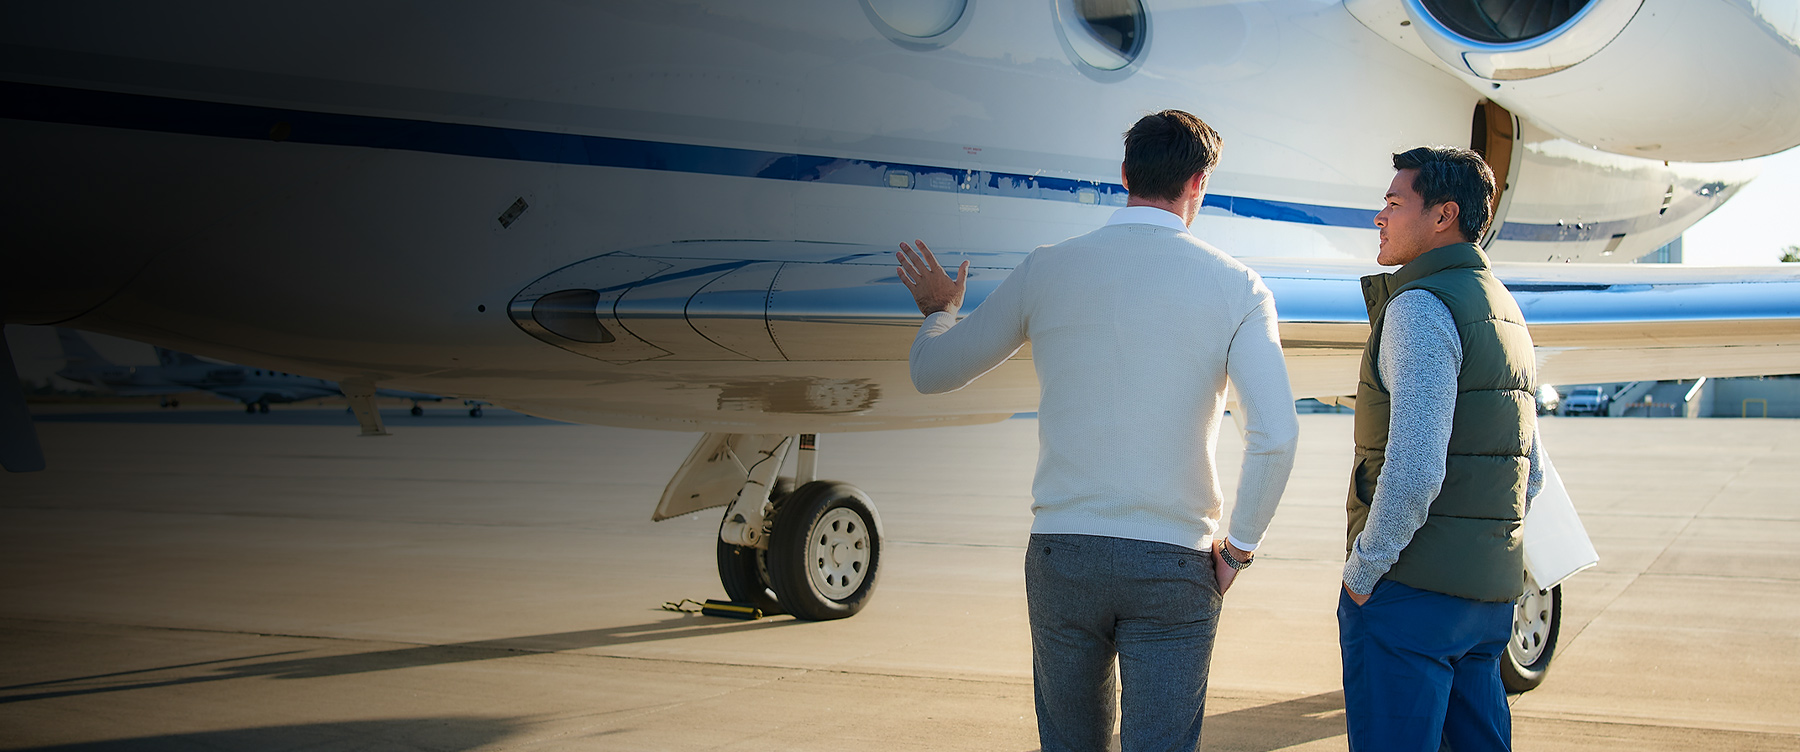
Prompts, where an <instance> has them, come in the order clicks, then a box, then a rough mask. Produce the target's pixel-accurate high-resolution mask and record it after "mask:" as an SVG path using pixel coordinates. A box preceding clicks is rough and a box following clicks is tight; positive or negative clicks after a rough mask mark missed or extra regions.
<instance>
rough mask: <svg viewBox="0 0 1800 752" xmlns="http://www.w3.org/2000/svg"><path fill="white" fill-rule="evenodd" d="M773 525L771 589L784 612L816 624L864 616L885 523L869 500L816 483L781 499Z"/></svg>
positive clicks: (845, 487) (850, 489)
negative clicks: (883, 523) (882, 525)
mask: <svg viewBox="0 0 1800 752" xmlns="http://www.w3.org/2000/svg"><path fill="white" fill-rule="evenodd" d="M774 522H775V524H774V527H775V529H774V532H773V533H771V534H770V535H769V550H768V554H767V556H768V569H769V584H770V586H771V587H772V588H773V589H774V591H775V596H776V598H777V599H778V600H780V601H781V605H782V607H783V608H784V609H786V611H787V612H788V613H790V614H793V615H794V616H797V617H799V618H802V619H811V620H814V621H823V620H826V619H842V618H844V617H846V616H853V615H855V614H856V612H858V611H861V610H862V608H863V606H864V605H866V604H867V603H868V601H869V596H870V595H871V594H872V593H873V592H874V590H875V580H876V575H877V574H878V572H879V570H880V567H881V518H880V517H878V516H876V514H875V504H874V502H871V501H869V497H868V495H867V494H864V493H863V492H862V490H861V489H858V488H857V487H855V486H852V485H850V484H848V483H838V482H836V481H829V480H820V481H813V482H811V483H808V484H806V485H804V486H801V487H799V488H797V489H794V492H793V493H792V494H789V495H788V497H787V498H786V499H785V500H783V502H782V504H781V505H780V506H778V507H777V508H776V510H775V520H774Z"/></svg>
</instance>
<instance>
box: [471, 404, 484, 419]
mask: <svg viewBox="0 0 1800 752" xmlns="http://www.w3.org/2000/svg"><path fill="white" fill-rule="evenodd" d="M469 417H471V418H479V417H481V406H480V405H476V406H474V407H471V408H469Z"/></svg>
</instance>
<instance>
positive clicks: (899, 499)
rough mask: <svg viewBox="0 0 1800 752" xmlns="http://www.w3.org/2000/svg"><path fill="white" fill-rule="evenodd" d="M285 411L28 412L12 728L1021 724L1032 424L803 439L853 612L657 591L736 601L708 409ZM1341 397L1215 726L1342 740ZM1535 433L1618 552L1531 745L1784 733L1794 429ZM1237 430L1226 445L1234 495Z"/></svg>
mask: <svg viewBox="0 0 1800 752" xmlns="http://www.w3.org/2000/svg"><path fill="white" fill-rule="evenodd" d="M61 410H63V411H65V413H66V411H67V410H68V408H61ZM225 412H229V411H225ZM283 412H284V411H282V410H281V409H279V408H278V409H277V412H276V413H275V414H272V415H269V416H242V415H241V413H238V414H236V415H234V416H232V417H226V416H225V415H224V414H223V413H221V415H218V416H214V418H215V419H206V420H201V419H196V418H194V417H191V416H192V415H195V414H197V413H194V412H190V411H188V410H187V409H186V408H184V409H183V410H182V411H180V412H175V411H160V412H159V411H156V410H153V409H145V410H124V409H115V410H111V411H108V412H104V413H103V414H101V415H99V416H98V417H97V416H96V414H94V413H93V412H91V411H89V412H84V413H81V414H80V415H79V416H77V417H67V416H66V415H65V417H63V418H60V419H59V418H52V419H50V420H46V421H43V422H41V423H40V431H41V434H42V436H43V439H44V443H45V446H46V450H47V452H48V455H49V461H50V467H51V469H50V470H48V471H46V472H43V473H36V474H28V475H5V476H0V655H4V656H5V657H4V659H3V660H0V748H5V749H56V750H95V751H99V750H107V751H110V750H141V749H194V748H200V749H245V750H302V749H304V750H336V749H345V750H350V749H355V750H369V749H374V750H476V749H557V750H561V749H574V750H714V749H719V750H770V749H783V750H788V749H793V750H813V749H817V750H827V749H829V750H841V749H901V750H904V749H969V750H1032V749H1036V748H1037V738H1036V730H1035V719H1034V714H1033V705H1032V695H1031V664H1030V652H1029V640H1028V635H1027V632H1026V623H1025V606H1024V592H1023V574H1022V571H1021V570H1022V562H1023V552H1024V549H1023V544H1024V542H1025V538H1026V535H1027V531H1028V529H1029V525H1030V512H1029V509H1028V504H1029V492H1030V481H1031V473H1032V465H1033V462H1034V461H1035V459H1036V438H1035V431H1036V422H1035V421H1033V420H1029V419H1015V420H1010V421H1007V422H1004V423H1000V424H996V425H990V426H979V427H972V428H954V429H933V430H922V431H909V432H897V433H881V434H862V435H854V434H850V435H828V436H824V437H821V439H822V441H821V450H822V453H821V456H822V459H821V462H820V467H821V474H822V475H823V476H825V477H830V478H835V479H840V480H845V481H848V482H852V483H855V484H857V485H859V486H861V487H862V488H863V489H865V490H866V491H867V492H868V493H869V494H870V495H871V496H872V497H873V498H874V499H875V500H876V502H877V505H878V507H879V509H880V513H881V515H882V520H883V524H884V526H885V531H886V540H887V548H886V549H885V551H884V556H885V560H884V564H883V568H882V572H881V578H882V581H881V585H880V589H879V591H878V593H877V595H876V597H875V598H874V600H873V601H872V603H871V604H870V605H869V607H868V608H867V609H866V610H865V611H864V612H863V613H862V614H860V615H858V616H856V617H854V618H851V619H847V620H843V621H836V622H821V623H809V622H800V621H795V620H793V619H791V618H789V617H785V616H783V617H774V618H768V619H764V620H760V621H752V622H743V621H732V620H726V619H717V618H711V617H703V616H698V615H689V614H681V613H673V612H669V611H665V610H662V609H661V608H660V606H661V605H662V604H663V603H664V602H665V601H677V600H680V599H682V598H692V599H696V600H699V599H704V598H709V597H722V590H721V589H720V587H719V585H718V583H717V579H716V574H715V572H714V563H713V550H714V543H713V541H714V535H715V531H716V528H717V526H718V517H717V514H718V512H717V511H716V510H714V511H707V512H701V513H698V514H695V515H690V516H688V517H683V518H678V519H674V520H668V521H664V522H660V523H652V522H650V521H649V517H650V512H651V509H652V507H653V506H654V504H655V501H656V498H657V495H658V494H659V493H660V492H661V490H662V488H663V485H664V484H665V483H667V481H668V479H669V476H670V475H671V474H672V473H673V472H674V470H675V468H676V466H677V465H678V464H679V463H680V462H681V460H682V458H683V457H684V456H685V454H686V452H687V451H688V449H689V448H690V446H691V445H692V443H693V441H694V439H695V436H693V435H691V434H674V433H658V432H648V431H627V430H620V429H610V428H599V427H591V426H574V425H561V424H553V423H548V422H542V421H535V420H529V419H504V420H491V421H488V422H482V421H483V420H487V419H486V418H484V419H481V420H471V419H469V418H468V417H467V416H466V415H465V414H464V413H462V412H461V411H450V410H446V411H443V412H442V413H441V414H435V415H434V414H433V413H431V412H428V413H427V415H426V416H425V417H423V418H410V417H409V416H406V415H404V413H403V412H393V413H390V414H389V418H388V420H389V423H390V430H393V431H394V435H393V436H390V437H383V438H359V437H357V436H355V435H354V433H355V430H354V428H352V427H350V426H349V425H348V424H347V422H346V423H345V424H343V425H340V424H337V422H336V419H332V420H324V419H322V418H320V416H316V415H306V414H303V413H297V414H296V415H294V416H290V417H289V418H287V419H283V417H282V414H283ZM335 412H336V414H337V415H339V416H341V415H342V413H341V410H339V411H335ZM489 415H490V416H500V417H503V418H504V417H505V414H504V413H503V412H502V411H499V410H497V409H493V408H490V410H489ZM177 416H179V417H177ZM302 417H304V418H305V419H304V420H300V419H298V418H302ZM259 421H260V422H259ZM1350 421H1351V416H1349V415H1329V414H1327V415H1304V416H1301V426H1302V444H1301V450H1300V451H1301V458H1300V462H1299V465H1298V469H1297V471H1296V473H1295V476H1294V479H1293V481H1292V483H1291V484H1290V486H1289V489H1288V492H1287V494H1286V496H1285V498H1284V500H1283V502H1282V507H1281V511H1280V513H1279V514H1278V515H1277V516H1276V518H1275V522H1274V525H1273V527H1272V528H1271V531H1270V534H1269V538H1268V541H1267V548H1266V549H1265V550H1264V551H1263V552H1262V553H1261V555H1259V556H1258V565H1257V566H1256V567H1255V568H1254V569H1251V570H1249V571H1248V572H1246V573H1245V575H1244V576H1243V577H1242V578H1241V579H1240V580H1239V581H1238V584H1237V585H1236V586H1235V587H1234V588H1233V589H1232V591H1231V592H1230V594H1229V595H1228V596H1227V598H1226V605H1225V612H1224V615H1223V617H1222V624H1221V629H1220V633H1219V643H1218V646H1217V648H1216V651H1215V656H1216V657H1215V662H1214V665H1213V671H1212V684H1211V692H1210V696H1209V699H1208V702H1207V708H1206V711H1207V721H1206V727H1205V739H1204V748H1205V749H1209V750H1259V751H1261V750H1278V749H1279V750H1286V749H1292V750H1341V749H1344V748H1345V740H1344V736H1343V733H1344V720H1343V701H1342V696H1341V694H1340V692H1339V689H1340V684H1339V676H1338V670H1339V667H1338V656H1337V642H1336V621H1335V616H1334V611H1335V606H1336V602H1337V589H1336V588H1337V581H1338V579H1337V578H1338V574H1339V567H1340V566H1341V563H1342V559H1343V555H1342V550H1343V549H1342V546H1343V542H1342V540H1343V539H1342V535H1343V533H1342V530H1343V523H1344V512H1343V501H1342V500H1343V494H1344V488H1345V483H1346V473H1347V471H1348V469H1349V464H1350V446H1349V444H1350ZM1543 435H1544V438H1545V442H1546V445H1547V446H1548V448H1549V450H1550V451H1551V453H1552V456H1553V457H1555V458H1556V461H1557V466H1558V469H1559V470H1560V471H1561V472H1562V473H1563V475H1564V478H1565V481H1566V482H1567V484H1568V487H1569V490H1570V492H1571V494H1572V495H1573V496H1574V498H1575V500H1576V505H1577V507H1578V508H1579V509H1580V511H1581V513H1582V515H1583V519H1584V521H1585V522H1586V524H1587V526H1588V529H1589V531H1590V533H1591V534H1592V537H1593V538H1594V541H1595V544H1596V546H1597V547H1598V549H1599V551H1600V554H1601V556H1602V562H1601V564H1600V566H1599V567H1598V568H1596V569H1593V570H1590V571H1588V572H1585V573H1582V574H1580V575H1577V576H1576V577H1575V578H1574V579H1572V580H1570V581H1569V583H1568V584H1567V585H1566V586H1565V589H1564V594H1565V599H1566V609H1565V611H1564V616H1565V623H1564V625H1563V628H1562V638H1561V643H1560V646H1559V648H1558V651H1557V658H1556V660H1555V664H1554V666H1553V668H1552V670H1551V675H1550V677H1549V679H1548V681H1546V683H1545V684H1544V686H1542V687H1541V688H1539V689H1538V690H1536V691H1533V692H1531V693H1528V694H1526V695H1523V696H1521V697H1519V698H1517V699H1516V700H1515V704H1514V719H1515V721H1514V724H1515V725H1514V729H1515V737H1516V743H1517V748H1518V749H1521V750H1552V749H1554V750H1641V749H1668V748H1704V749H1729V750H1764V749H1770V750H1773V749H1790V750H1791V749H1800V711H1797V710H1796V708H1800V574H1796V573H1797V572H1800V504H1796V502H1795V498H1796V497H1795V493H1794V490H1793V489H1795V488H1796V487H1800V462H1796V461H1795V452H1796V447H1800V421H1781V420H1632V419H1610V420H1603V419H1566V418H1548V419H1545V420H1544V421H1543ZM1240 454H1241V444H1240V443H1239V442H1238V441H1237V438H1236V437H1235V436H1233V435H1227V436H1225V437H1223V439H1222V449H1221V455H1222V460H1223V461H1222V463H1221V464H1222V466H1223V467H1224V468H1225V476H1226V477H1225V483H1226V485H1227V491H1228V493H1229V490H1230V487H1231V485H1232V484H1233V483H1234V482H1235V465H1236V461H1237V457H1238V456H1239V455H1240Z"/></svg>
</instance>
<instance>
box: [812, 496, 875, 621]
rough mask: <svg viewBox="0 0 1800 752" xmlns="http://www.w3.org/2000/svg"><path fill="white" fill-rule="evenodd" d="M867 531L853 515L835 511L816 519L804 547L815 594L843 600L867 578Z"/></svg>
mask: <svg viewBox="0 0 1800 752" xmlns="http://www.w3.org/2000/svg"><path fill="white" fill-rule="evenodd" d="M869 550H870V545H869V527H868V525H866V524H864V523H863V518H862V516H861V515H858V514H857V513H856V512H854V511H852V510H849V509H845V508H843V507H839V508H837V509H833V510H831V511H829V512H826V513H825V514H824V515H822V516H820V517H819V522H818V524H817V525H815V526H813V530H812V537H811V538H810V539H809V542H808V544H807V557H806V558H807V560H808V563H809V565H810V566H808V567H807V575H808V577H809V578H810V579H811V580H812V584H813V587H816V588H818V590H819V593H820V594H822V595H824V596H825V597H827V598H830V599H833V600H841V599H843V598H847V597H849V596H850V595H852V594H853V593H855V592H856V590H857V588H859V587H862V584H863V580H864V579H867V578H868V576H869Z"/></svg>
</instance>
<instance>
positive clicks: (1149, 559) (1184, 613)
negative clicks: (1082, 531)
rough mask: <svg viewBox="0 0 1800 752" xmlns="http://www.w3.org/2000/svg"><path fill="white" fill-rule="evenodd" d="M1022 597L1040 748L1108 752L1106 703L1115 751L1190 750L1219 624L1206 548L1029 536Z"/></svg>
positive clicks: (1201, 711)
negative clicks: (1116, 721)
mask: <svg viewBox="0 0 1800 752" xmlns="http://www.w3.org/2000/svg"><path fill="white" fill-rule="evenodd" d="M1025 597H1026V602H1027V603H1028V605H1029V607H1030V611H1031V659H1032V661H1031V662H1032V675H1033V678H1034V680H1035V686H1034V689H1035V694H1036V697H1037V719H1038V740H1039V742H1040V743H1041V744H1042V745H1043V750H1044V752H1063V751H1064V750H1070V751H1079V752H1094V751H1095V750H1104V749H1106V748H1107V745H1108V742H1109V741H1111V737H1112V729H1113V718H1114V715H1115V714H1116V713H1117V712H1118V708H1116V707H1115V706H1116V705H1122V706H1123V710H1124V715H1123V717H1122V718H1121V719H1120V721H1119V741H1120V746H1121V749H1122V750H1123V751H1124V752H1139V751H1140V750H1144V751H1147V750H1183V752H1190V751H1191V750H1194V749H1198V748H1199V746H1200V720H1201V718H1202V717H1203V716H1204V715H1205V709H1206V673H1207V668H1208V667H1209V666H1210V665H1211V664H1212V646H1213V635H1214V634H1215V632H1216V630H1217V627H1218V621H1219V583H1218V580H1217V578H1215V577H1214V575H1213V565H1212V553H1211V552H1208V551H1196V550H1194V549H1191V548H1186V547H1183V546H1175V545H1170V544H1167V543H1152V542H1149V541H1141V540H1129V539H1125V538H1105V537H1100V536H1093V535H1033V536H1031V547H1030V548H1029V549H1028V550H1027V551H1026V553H1025ZM1115 658H1116V659H1117V661H1118V671H1119V673H1118V677H1119V678H1118V683H1117V684H1115V683H1114V680H1113V661H1114V659H1115ZM1121 688H1122V691H1121ZM1115 697H1117V698H1119V699H1118V702H1115Z"/></svg>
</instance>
